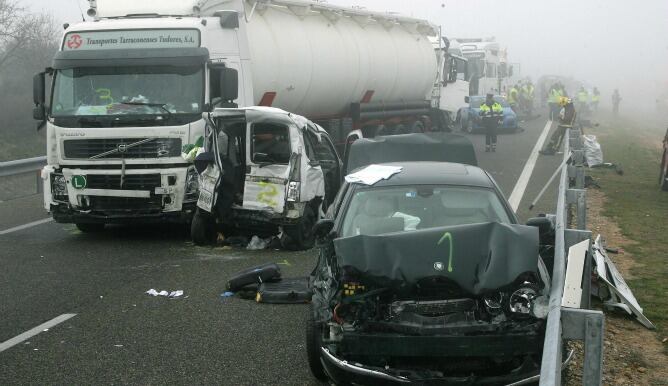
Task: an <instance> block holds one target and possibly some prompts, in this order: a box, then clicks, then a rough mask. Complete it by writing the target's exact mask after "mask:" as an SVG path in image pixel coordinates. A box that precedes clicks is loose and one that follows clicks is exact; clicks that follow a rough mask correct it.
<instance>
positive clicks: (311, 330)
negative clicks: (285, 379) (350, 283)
mask: <svg viewBox="0 0 668 386" xmlns="http://www.w3.org/2000/svg"><path fill="white" fill-rule="evenodd" d="M321 341H322V330H321V324H320V323H318V322H317V321H316V320H315V315H314V314H313V304H309V307H308V318H307V319H306V358H307V359H308V367H309V368H310V369H311V374H313V376H314V377H315V378H316V379H317V380H319V381H326V380H327V374H326V373H325V369H324V367H323V366H322V362H320V342H321Z"/></svg>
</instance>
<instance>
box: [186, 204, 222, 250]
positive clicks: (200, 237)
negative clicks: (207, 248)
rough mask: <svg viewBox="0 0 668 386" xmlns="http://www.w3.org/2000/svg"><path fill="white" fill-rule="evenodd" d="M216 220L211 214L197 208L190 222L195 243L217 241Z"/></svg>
mask: <svg viewBox="0 0 668 386" xmlns="http://www.w3.org/2000/svg"><path fill="white" fill-rule="evenodd" d="M215 225H216V224H215V221H214V220H213V218H212V217H211V215H210V214H208V213H204V211H203V210H201V209H200V208H197V211H195V214H194V215H193V219H192V222H191V223H190V237H191V238H192V240H193V243H195V245H211V244H213V243H214V242H215V241H216V229H215Z"/></svg>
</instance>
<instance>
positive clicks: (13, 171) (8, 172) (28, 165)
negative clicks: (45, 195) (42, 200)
mask: <svg viewBox="0 0 668 386" xmlns="http://www.w3.org/2000/svg"><path fill="white" fill-rule="evenodd" d="M44 165H46V156H42V157H34V158H25V159H19V160H14V161H7V162H0V178H2V177H10V176H15V175H19V174H27V173H36V177H35V178H36V180H35V182H36V192H35V193H41V192H42V187H43V184H42V176H41V174H40V170H41V169H42V168H43V167H44Z"/></svg>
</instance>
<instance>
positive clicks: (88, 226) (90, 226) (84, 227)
mask: <svg viewBox="0 0 668 386" xmlns="http://www.w3.org/2000/svg"><path fill="white" fill-rule="evenodd" d="M75 225H76V226H77V229H79V230H80V231H81V232H83V233H98V232H102V231H103V230H104V224H99V223H85V222H84V223H81V222H78V223H76V224H75Z"/></svg>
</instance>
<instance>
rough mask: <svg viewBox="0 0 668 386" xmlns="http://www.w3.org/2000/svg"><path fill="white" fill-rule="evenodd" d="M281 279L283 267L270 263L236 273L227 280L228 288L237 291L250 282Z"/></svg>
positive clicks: (256, 282)
mask: <svg viewBox="0 0 668 386" xmlns="http://www.w3.org/2000/svg"><path fill="white" fill-rule="evenodd" d="M280 279H281V268H280V267H279V266H278V265H277V264H275V263H268V264H263V265H258V266H256V267H252V268H248V269H245V270H243V271H239V272H237V273H235V274H234V275H232V277H231V278H230V279H229V280H228V281H227V289H228V290H229V291H233V292H236V291H238V290H239V289H241V288H242V287H244V286H247V285H249V284H260V283H264V282H267V281H278V280H280Z"/></svg>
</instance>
